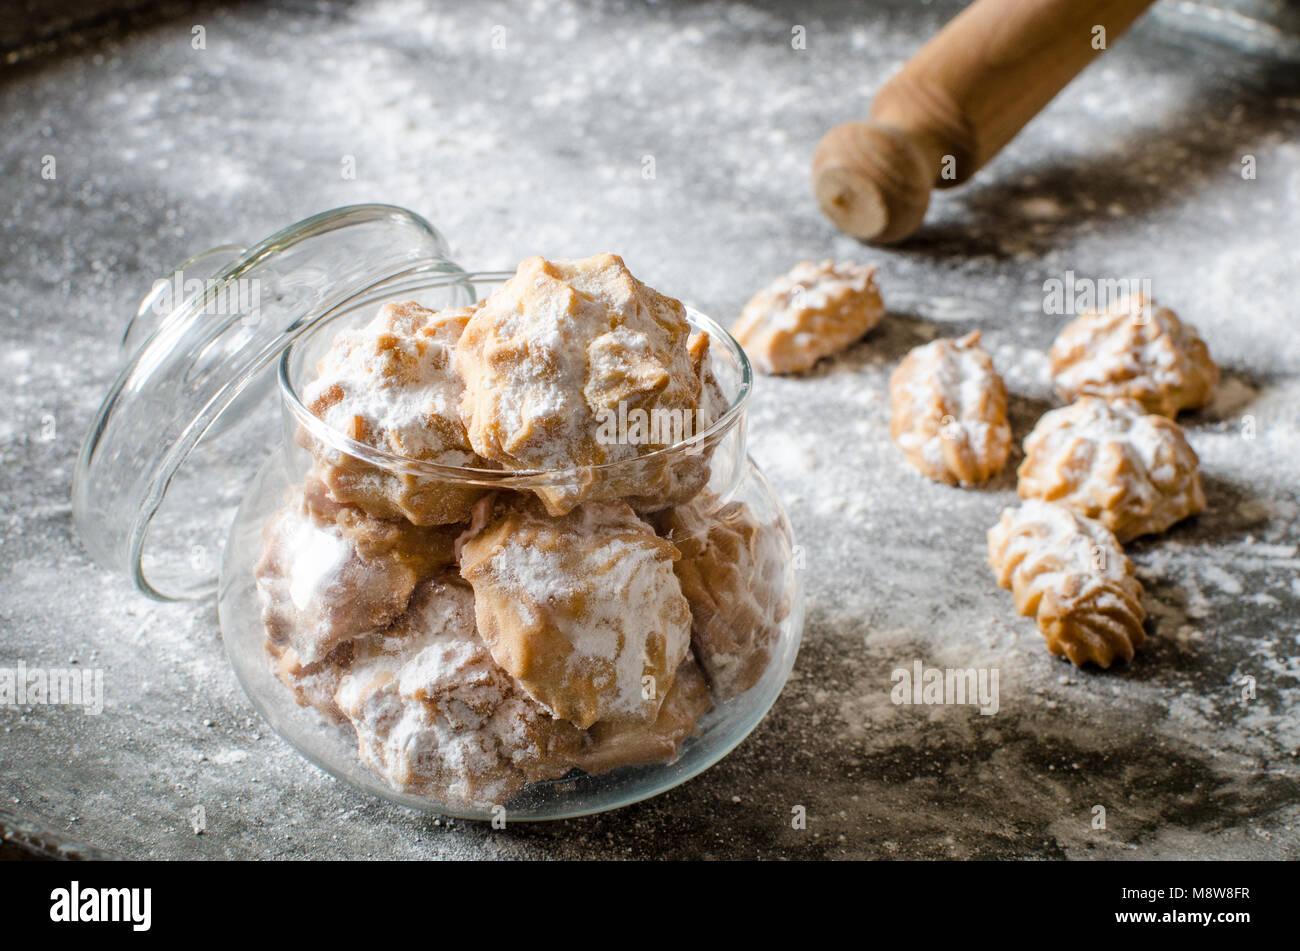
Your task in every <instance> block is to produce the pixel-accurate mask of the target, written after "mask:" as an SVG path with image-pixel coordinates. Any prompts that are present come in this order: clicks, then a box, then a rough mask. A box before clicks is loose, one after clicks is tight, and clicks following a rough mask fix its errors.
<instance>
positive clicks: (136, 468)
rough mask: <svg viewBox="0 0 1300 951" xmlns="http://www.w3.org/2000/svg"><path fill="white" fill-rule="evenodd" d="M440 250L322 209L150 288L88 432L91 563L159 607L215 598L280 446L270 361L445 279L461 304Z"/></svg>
mask: <svg viewBox="0 0 1300 951" xmlns="http://www.w3.org/2000/svg"><path fill="white" fill-rule="evenodd" d="M463 276H464V272H463V271H462V269H461V268H460V267H459V266H458V265H457V264H456V263H455V262H454V261H452V260H451V257H450V252H449V249H448V246H447V243H446V241H445V240H444V239H443V237H442V235H440V234H439V233H438V232H437V230H435V229H434V228H433V226H432V225H430V224H429V223H428V222H427V221H425V220H424V219H423V218H421V217H419V216H418V215H415V214H413V213H412V212H409V211H406V210H405V209H402V208H397V207H393V206H390V205H354V206H350V207H346V208H338V209H335V210H333V211H327V212H324V213H322V214H319V215H315V216H313V217H311V218H307V219H305V220H303V221H300V222H298V223H297V224H295V225H291V226H290V227H288V228H285V229H283V230H282V231H278V232H276V233H275V234H273V235H271V236H270V237H269V238H267V239H265V240H264V241H262V242H260V243H259V244H257V245H255V246H253V247H251V248H249V249H247V250H245V249H244V248H242V247H239V246H236V245H228V246H224V247H222V248H217V249H214V250H213V251H210V252H205V253H204V254H201V255H197V256H196V257H194V258H191V259H190V260H189V261H187V262H186V263H185V264H183V265H181V267H180V268H178V269H177V270H176V271H175V272H174V273H173V274H172V275H171V276H170V277H169V278H164V279H162V280H160V281H158V282H155V284H154V286H153V288H152V289H151V291H150V293H149V295H148V296H147V297H146V298H145V300H144V302H143V303H142V305H141V308H140V310H139V311H138V312H137V314H136V316H135V318H133V319H132V321H131V322H130V324H129V326H128V328H127V331H126V334H125V335H124V337H123V342H122V344H123V350H124V351H125V355H126V358H127V362H126V365H125V366H124V368H123V369H122V372H121V373H120V374H119V375H118V377H117V379H116V380H115V381H114V383H113V385H112V388H111V389H110V390H109V393H108V396H107V397H106V398H105V400H104V402H103V405H101V406H100V408H99V411H98V413H97V414H96V415H95V418H94V420H93V422H92V423H91V426H90V430H89V432H88V434H87V436H86V440H85V442H84V443H83V445H82V447H81V454H80V456H79V458H78V460H77V467H76V471H75V474H74V477H73V486H72V505H73V519H74V522H75V524H76V528H77V532H78V534H79V535H80V536H81V539H82V542H83V544H84V545H85V546H86V548H87V550H88V551H89V552H90V553H91V555H92V556H93V557H94V558H95V560H96V561H98V562H99V563H101V564H103V565H105V566H106V567H109V568H113V569H115V570H119V571H123V572H125V573H126V574H128V575H129V576H130V577H131V578H132V579H133V580H134V582H135V584H136V586H137V587H138V588H139V589H140V590H141V591H142V592H144V593H145V594H148V595H150V596H151V597H154V598H158V599H161V600H182V599H186V598H194V597H200V596H203V595H205V594H209V593H211V592H212V591H214V590H215V589H216V579H217V575H218V567H219V561H220V559H219V557H218V555H219V552H220V549H221V546H222V543H223V539H224V533H225V531H226V530H227V529H228V527H229V525H230V521H231V519H232V518H233V516H234V512H235V509H236V507H237V506H238V502H239V499H240V497H241V496H242V494H243V491H244V488H245V486H246V485H247V484H248V480H249V479H250V478H251V476H252V474H253V472H254V470H255V469H256V468H257V467H258V466H259V465H261V463H262V462H263V461H264V460H265V458H266V456H267V454H268V452H269V451H270V449H271V448H272V447H273V446H274V445H275V440H276V439H277V438H278V436H277V435H276V433H277V432H278V429H277V427H278V424H279V412H278V409H276V408H275V407H274V406H271V405H267V404H268V403H269V402H270V401H271V400H272V399H274V395H273V392H274V388H275V382H274V381H275V369H276V362H277V360H278V359H279V357H280V355H281V354H282V353H283V352H284V350H285V349H286V348H287V347H288V346H289V345H290V344H292V343H293V342H294V341H295V340H296V339H297V338H298V337H300V336H301V335H302V334H304V333H305V332H306V331H307V330H309V329H310V328H311V327H312V326H313V325H314V324H315V323H316V322H317V321H319V320H321V319H325V318H327V317H328V316H329V315H330V314H331V313H333V312H335V311H336V310H337V309H338V308H340V307H343V306H345V305H346V304H347V302H348V301H349V300H352V299H353V298H355V297H356V296H357V295H360V294H366V293H371V292H374V291H377V290H379V289H381V288H392V289H393V290H394V292H397V291H399V290H400V288H401V287H402V285H403V284H405V283H413V282H419V283H421V284H423V285H425V286H428V285H429V283H430V282H431V281H432V282H437V281H441V280H445V281H446V283H447V284H448V285H449V286H453V290H456V291H457V293H458V294H459V297H460V303H464V304H468V303H471V302H472V300H473V291H472V288H471V286H470V285H469V284H467V283H465V282H464V281H463V280H462V279H463Z"/></svg>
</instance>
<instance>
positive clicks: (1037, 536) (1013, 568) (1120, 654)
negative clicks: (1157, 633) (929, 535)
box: [988, 499, 1146, 667]
mask: <svg viewBox="0 0 1300 951" xmlns="http://www.w3.org/2000/svg"><path fill="white" fill-rule="evenodd" d="M988 550H989V565H990V567H992V569H993V573H994V575H996V576H997V579H998V584H999V585H1001V586H1002V587H1003V588H1008V589H1010V590H1011V592H1012V594H1013V595H1015V601H1016V610H1017V611H1019V612H1020V613H1021V614H1024V615H1027V616H1029V617H1033V618H1035V619H1036V620H1037V622H1038V629H1039V630H1040V631H1041V632H1042V634H1043V637H1044V638H1046V640H1047V649H1048V650H1049V651H1051V652H1052V653H1053V654H1055V655H1056V656H1058V657H1062V656H1064V657H1068V658H1069V659H1070V661H1071V662H1072V663H1073V664H1075V666H1083V665H1084V664H1086V663H1094V664H1096V665H1097V666H1099V667H1109V666H1110V665H1111V664H1112V663H1114V662H1115V661H1116V660H1126V661H1127V660H1132V659H1133V653H1134V651H1135V650H1136V648H1137V647H1139V646H1140V645H1141V644H1142V643H1143V641H1145V640H1146V632H1145V631H1144V630H1143V628H1142V622H1143V619H1144V618H1145V617H1146V612H1145V611H1144V610H1143V608H1142V604H1141V597H1142V585H1141V583H1140V582H1139V581H1138V580H1137V578H1136V576H1135V574H1134V569H1133V563H1132V562H1131V561H1129V559H1128V558H1127V557H1126V556H1125V554H1124V552H1123V550H1122V549H1121V548H1120V545H1119V542H1118V540H1116V538H1115V536H1114V535H1113V534H1111V532H1109V531H1108V530H1107V529H1106V527H1105V526H1104V525H1102V524H1101V523H1100V522H1097V521H1094V520H1093V519H1089V518H1085V517H1083V516H1081V515H1079V514H1077V513H1075V512H1072V511H1071V510H1070V509H1068V508H1066V507H1065V506H1063V505H1057V504H1055V503H1052V502H1041V501H1038V500H1033V499H1031V500H1029V501H1027V502H1024V503H1022V504H1021V505H1020V507H1019V508H1015V509H1006V510H1004V511H1003V513H1002V518H1001V521H999V522H998V524H997V525H995V526H993V527H992V528H991V529H989V532H988Z"/></svg>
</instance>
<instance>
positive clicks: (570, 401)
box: [455, 254, 702, 515]
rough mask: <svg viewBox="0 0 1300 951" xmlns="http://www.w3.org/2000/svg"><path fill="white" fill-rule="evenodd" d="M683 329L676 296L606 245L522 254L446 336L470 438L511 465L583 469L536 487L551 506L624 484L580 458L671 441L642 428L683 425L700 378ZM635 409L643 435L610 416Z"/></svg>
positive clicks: (609, 492)
mask: <svg viewBox="0 0 1300 951" xmlns="http://www.w3.org/2000/svg"><path fill="white" fill-rule="evenodd" d="M690 334H691V328H690V324H689V322H688V321H687V319H686V310H685V308H684V307H683V306H682V304H681V302H680V301H677V300H674V299H673V298H671V297H665V296H664V295H662V294H659V293H658V292H657V291H654V290H653V289H651V288H650V287H647V286H646V285H645V284H642V283H641V282H640V281H638V280H637V279H636V278H635V277H633V276H632V274H631V273H630V272H629V271H628V269H627V268H626V267H625V266H624V264H623V261H622V259H621V258H619V257H617V256H616V255H613V254H600V255H596V256H594V257H590V258H585V259H583V260H577V261H547V260H544V259H542V258H540V257H534V258H529V259H528V260H526V261H524V262H523V263H521V264H520V265H519V269H518V271H517V272H516V274H515V276H514V277H513V278H511V279H510V280H509V281H507V282H506V283H505V284H504V285H503V286H502V287H501V288H499V289H498V290H496V291H495V292H494V293H493V294H492V295H491V296H490V297H488V298H487V300H485V301H484V302H483V304H482V306H481V307H480V308H479V310H478V311H477V313H475V314H474V316H473V317H472V318H471V319H470V321H469V323H468V325H467V326H466V328H465V332H464V334H463V335H462V336H461V338H460V340H459V342H458V343H457V345H456V352H455V367H456V370H457V372H458V373H459V374H460V375H461V377H462V378H463V379H464V381H465V390H464V395H463V397H462V398H461V401H460V416H461V419H462V420H463V421H464V425H465V427H466V431H467V434H468V437H469V442H470V445H471V447H472V448H473V449H474V451H475V452H477V453H479V454H480V455H481V456H483V457H485V458H487V459H491V460H493V461H495V462H496V463H499V464H500V465H501V466H503V467H505V468H506V469H511V470H527V469H547V470H566V469H573V468H579V469H583V471H581V472H579V473H578V474H577V475H576V476H575V477H574V479H573V480H572V481H571V482H569V483H567V484H551V485H548V486H544V487H539V488H538V489H537V490H536V492H537V494H538V496H539V497H541V498H542V500H543V501H544V502H545V503H546V505H547V508H548V509H549V511H550V512H551V513H552V514H555V515H562V514H564V513H565V512H568V511H569V510H571V509H572V508H573V507H574V506H575V505H577V504H578V503H579V502H581V501H582V500H584V499H587V498H608V497H614V496H618V495H623V494H628V493H627V492H626V489H627V487H626V486H625V485H618V486H614V487H609V486H603V485H602V484H601V482H600V477H599V475H598V474H596V473H592V472H590V471H589V470H587V469H585V468H584V467H591V466H600V465H605V464H607V463H613V462H620V461H623V460H629V459H636V458H637V457H639V456H643V455H646V454H647V453H651V452H654V451H656V450H659V449H662V448H665V447H666V446H668V445H671V443H672V440H671V438H668V439H666V438H665V437H663V435H662V433H663V432H664V431H671V426H667V427H665V426H663V425H661V426H659V427H657V428H656V427H654V426H653V418H654V416H655V414H658V415H659V416H660V417H663V418H665V419H667V420H668V421H669V422H671V419H672V418H674V417H673V414H676V417H677V418H682V417H690V418H691V424H692V425H693V426H694V425H695V423H696V421H695V420H694V419H693V417H694V415H695V414H696V413H697V412H698V411H699V406H700V394H701V388H702V384H701V379H700V375H699V370H698V368H697V366H695V365H693V363H692V360H691V353H690V348H689V343H688V342H689V338H690ZM638 414H646V416H647V418H648V419H649V420H651V425H648V426H647V427H646V430H645V432H644V434H643V435H644V438H635V437H634V436H632V435H630V427H623V426H622V425H620V422H621V420H623V419H629V418H631V417H634V416H636V415H638ZM611 420H612V421H613V422H614V424H615V425H614V427H613V428H612V429H611ZM652 433H659V437H658V438H654V437H653V435H652ZM649 488H653V486H650V487H649ZM639 494H645V492H641V493H639Z"/></svg>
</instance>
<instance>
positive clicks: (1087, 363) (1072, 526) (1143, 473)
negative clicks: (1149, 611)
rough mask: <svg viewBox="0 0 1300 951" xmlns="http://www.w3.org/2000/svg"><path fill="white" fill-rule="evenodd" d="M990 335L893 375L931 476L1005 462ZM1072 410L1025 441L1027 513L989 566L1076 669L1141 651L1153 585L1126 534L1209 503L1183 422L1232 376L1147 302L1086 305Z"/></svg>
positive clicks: (1001, 537)
mask: <svg viewBox="0 0 1300 951" xmlns="http://www.w3.org/2000/svg"><path fill="white" fill-rule="evenodd" d="M978 340H979V335H978V334H970V335H968V336H966V337H963V338H962V339H960V340H956V341H950V340H937V341H935V342H933V343H930V344H927V345H925V346H923V347H918V348H917V349H916V350H914V351H912V352H911V353H910V354H908V356H907V358H906V359H905V360H904V361H903V363H902V365H901V366H899V368H898V369H897V370H896V371H895V373H894V376H893V379H892V381H891V384H890V392H891V395H892V401H893V425H892V429H893V435H894V438H895V440H896V441H897V442H898V444H899V446H900V447H901V448H902V449H903V451H904V453H905V454H906V455H907V458H908V460H909V461H910V462H911V463H912V464H913V465H914V466H916V468H917V469H919V470H920V471H921V472H923V473H924V474H925V475H927V476H929V477H930V478H932V479H938V480H942V481H945V482H948V483H951V484H956V483H960V484H962V485H971V484H975V483H979V482H983V481H986V480H987V479H989V478H991V477H992V476H993V475H995V474H996V473H997V472H999V471H1001V469H1002V466H1003V464H1004V463H1005V462H1006V458H1007V455H1008V448H1009V440H1010V432H1011V431H1010V427H1009V426H1008V424H1007V416H1006V388H1005V386H1004V385H1003V383H1002V380H1001V379H1000V378H999V377H998V375H997V373H996V371H995V370H994V369H993V365H992V361H991V360H990V358H989V356H988V354H987V353H985V352H984V351H983V350H981V349H979V347H978ZM1050 358H1051V364H1052V375H1053V381H1054V383H1055V385H1056V389H1057V392H1058V393H1059V394H1060V395H1061V396H1062V397H1063V398H1064V399H1067V400H1073V402H1071V403H1070V404H1069V405H1067V406H1064V407H1062V408H1060V409H1055V410H1052V411H1050V412H1048V413H1046V414H1044V415H1043V417H1042V418H1041V419H1040V420H1039V421H1038V424H1037V425H1036V426H1035V427H1034V429H1033V431H1032V432H1031V433H1030V434H1029V436H1028V437H1026V439H1025V443H1024V449H1025V458H1024V461H1023V462H1022V463H1021V465H1020V468H1019V470H1018V472H1017V475H1018V478H1019V485H1018V490H1019V493H1020V496H1021V498H1024V499H1027V500H1029V501H1028V502H1026V503H1025V504H1024V505H1022V506H1021V507H1020V508H1019V509H1016V510H1010V509H1008V510H1006V511H1004V512H1003V513H1002V519H1001V521H1000V522H999V524H998V525H996V526H994V527H993V528H992V529H990V531H989V534H988V545H989V563H990V565H991V566H992V568H993V570H994V573H995V574H996V575H997V579H998V583H999V584H1000V585H1002V586H1003V587H1004V588H1010V589H1011V590H1012V591H1013V592H1014V594H1015V597H1016V607H1017V609H1018V610H1019V611H1020V612H1021V613H1022V614H1026V615H1030V616H1033V617H1035V618H1036V619H1037V621H1038V626H1039V629H1040V630H1041V631H1042V632H1043V635H1044V636H1045V637H1046V639H1047V646H1048V649H1049V650H1051V652H1052V653H1053V654H1056V655H1058V656H1065V657H1068V658H1069V659H1070V660H1071V661H1073V662H1074V663H1075V664H1080V665H1081V664H1084V663H1088V662H1092V663H1095V664H1097V665H1098V666H1100V667H1109V666H1110V665H1111V663H1113V662H1114V661H1115V660H1116V659H1117V658H1122V659H1124V660H1131V659H1132V657H1133V652H1134V649H1135V648H1136V647H1137V646H1138V645H1140V644H1141V643H1142V641H1143V640H1144V639H1145V634H1144V632H1143V629H1142V621H1143V619H1144V617H1145V613H1144V612H1143V610H1142V607H1141V604H1140V596H1141V591H1142V589H1141V586H1140V584H1139V583H1138V581H1137V579H1136V578H1135V577H1134V570H1133V565H1132V563H1131V562H1130V561H1129V560H1128V558H1127V557H1126V556H1125V555H1124V552H1123V550H1122V548H1121V547H1120V543H1121V542H1125V541H1128V540H1130V539H1132V538H1136V537H1138V536H1139V535H1146V534H1152V533H1157V532H1163V531H1164V530H1165V529H1167V528H1169V527H1170V526H1171V525H1173V524H1174V523H1175V522H1178V521H1181V520H1182V519H1184V518H1186V517H1187V516H1189V515H1194V514H1196V513H1197V512H1200V511H1202V510H1203V509H1204V508H1205V495H1204V493H1203V492H1202V490H1201V476H1200V469H1199V463H1198V460H1197V457H1196V453H1195V452H1194V451H1193V450H1192V447H1191V446H1190V445H1188V442H1187V437H1186V436H1185V434H1184V433H1183V430H1182V427H1180V426H1179V425H1178V424H1177V423H1176V422H1174V420H1173V416H1175V415H1176V414H1177V413H1178V412H1179V411H1181V410H1184V409H1194V408H1198V407H1200V406H1203V405H1205V403H1206V402H1207V401H1208V399H1209V395H1210V392H1211V390H1212V389H1213V387H1214V384H1215V382H1216V381H1217V379H1218V368H1217V367H1216V366H1215V365H1214V363H1213V362H1212V361H1211V360H1210V357H1209V354H1208V352H1207V350H1206V347H1205V344H1204V342H1203V341H1202V340H1201V338H1200V337H1199V336H1197V334H1196V331H1195V330H1194V329H1193V328H1191V327H1190V326H1188V325H1186V324H1184V323H1182V322H1181V321H1180V320H1179V319H1178V317H1177V316H1176V315H1175V314H1174V313H1173V311H1171V310H1168V309H1166V308H1162V307H1157V306H1156V305H1155V304H1154V303H1153V302H1152V301H1150V300H1148V299H1144V298H1142V297H1134V298H1125V299H1123V300H1120V301H1117V302H1115V303H1114V304H1113V305H1112V306H1111V308H1109V309H1107V310H1105V311H1097V312H1090V313H1087V314H1084V315H1083V316H1082V317H1080V318H1078V319H1077V320H1075V321H1074V322H1072V323H1071V324H1070V325H1069V326H1067V327H1066V328H1065V329H1064V330H1063V331H1062V332H1061V334H1060V336H1059V337H1058V338H1057V340H1056V342H1055V343H1054V344H1053V346H1052V349H1051V353H1050Z"/></svg>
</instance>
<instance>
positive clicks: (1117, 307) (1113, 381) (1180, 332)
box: [1049, 295, 1219, 419]
mask: <svg viewBox="0 0 1300 951" xmlns="http://www.w3.org/2000/svg"><path fill="white" fill-rule="evenodd" d="M1049 358H1050V360H1051V365H1052V382H1053V383H1054V384H1055V386H1056V391H1057V392H1058V393H1060V394H1061V396H1062V397H1063V398H1064V399H1066V400H1074V399H1077V398H1078V397H1080V396H1102V397H1106V398H1108V399H1115V398H1127V399H1132V400H1136V401H1137V402H1139V403H1141V404H1142V406H1143V408H1144V409H1146V411H1147V412H1148V413H1158V414H1160V415H1161V416H1168V417H1169V418H1170V419H1173V418H1174V417H1175V416H1177V415H1178V413H1179V412H1181V411H1182V410H1187V409H1199V408H1200V407H1202V406H1204V405H1205V404H1206V403H1208V402H1209V400H1210V395H1211V393H1212V392H1213V390H1214V386H1215V384H1216V383H1217V382H1218V380H1219V368H1218V366H1217V365H1216V364H1215V362H1214V361H1213V360H1212V359H1210V353H1209V350H1208V349H1207V348H1206V346H1205V341H1204V340H1202V339H1201V338H1200V335H1198V334H1197V332H1196V328H1195V327H1193V326H1191V324H1185V323H1183V322H1182V321H1181V320H1179V318H1178V315H1177V314H1175V313H1174V312H1173V311H1172V310H1170V309H1169V308H1167V307H1161V306H1159V305H1158V304H1156V302H1155V301H1153V300H1151V299H1150V298H1147V297H1143V296H1142V295H1134V296H1131V297H1127V298H1124V299H1121V300H1119V301H1116V302H1115V303H1113V304H1112V305H1111V306H1110V307H1109V308H1108V309H1106V310H1102V311H1092V312H1089V313H1086V314H1084V315H1082V316H1081V317H1079V318H1077V319H1076V320H1074V321H1072V322H1071V323H1069V324H1068V325H1067V326H1066V327H1065V329H1064V330H1062V331H1061V333H1060V335H1059V336H1058V337H1057V338H1056V342H1055V343H1053V344H1052V349H1051V352H1050V353H1049Z"/></svg>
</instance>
